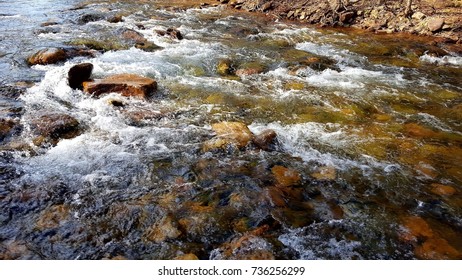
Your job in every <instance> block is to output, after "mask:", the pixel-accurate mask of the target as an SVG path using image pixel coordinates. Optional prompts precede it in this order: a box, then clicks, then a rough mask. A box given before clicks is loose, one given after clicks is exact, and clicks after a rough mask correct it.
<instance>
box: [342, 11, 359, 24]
mask: <svg viewBox="0 0 462 280" xmlns="http://www.w3.org/2000/svg"><path fill="white" fill-rule="evenodd" d="M355 16H356V12H355V11H345V12H342V13H341V14H340V17H339V20H340V22H341V23H349V22H350V21H351V20H352V19H353V18H354V17H355Z"/></svg>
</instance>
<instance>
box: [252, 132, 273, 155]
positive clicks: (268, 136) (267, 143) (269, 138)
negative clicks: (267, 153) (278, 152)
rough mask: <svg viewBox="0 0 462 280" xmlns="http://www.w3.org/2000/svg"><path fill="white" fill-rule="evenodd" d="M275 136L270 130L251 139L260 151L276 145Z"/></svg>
mask: <svg viewBox="0 0 462 280" xmlns="http://www.w3.org/2000/svg"><path fill="white" fill-rule="evenodd" d="M276 138H277V134H276V131H274V130H272V129H267V130H264V131H262V132H261V133H260V134H258V135H255V137H254V138H253V139H252V141H253V143H254V144H255V145H256V146H257V147H258V148H260V149H262V150H268V149H269V148H270V147H271V145H274V144H275V143H276Z"/></svg>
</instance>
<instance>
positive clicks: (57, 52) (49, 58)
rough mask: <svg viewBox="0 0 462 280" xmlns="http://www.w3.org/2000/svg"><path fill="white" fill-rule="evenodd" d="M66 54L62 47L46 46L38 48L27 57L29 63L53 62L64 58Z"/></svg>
mask: <svg viewBox="0 0 462 280" xmlns="http://www.w3.org/2000/svg"><path fill="white" fill-rule="evenodd" d="M66 58H67V55H66V52H65V51H64V50H63V49H59V48H47V49H43V50H40V51H38V52H36V53H35V54H33V55H32V56H30V57H29V58H28V59H27V62H28V63H29V65H37V64H41V65H45V64H54V63H58V62H61V61H64V60H66Z"/></svg>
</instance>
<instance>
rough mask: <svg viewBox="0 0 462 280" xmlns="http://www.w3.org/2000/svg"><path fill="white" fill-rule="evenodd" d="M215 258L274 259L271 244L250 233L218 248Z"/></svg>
mask: <svg viewBox="0 0 462 280" xmlns="http://www.w3.org/2000/svg"><path fill="white" fill-rule="evenodd" d="M219 252H220V254H218V255H217V258H216V259H222V260H274V259H275V257H274V254H273V252H272V246H271V244H269V243H268V242H267V241H266V240H265V239H263V238H261V237H259V236H255V235H252V234H245V235H243V236H242V237H236V238H234V239H233V240H231V241H230V242H228V243H225V244H223V245H222V246H221V247H220V248H219Z"/></svg>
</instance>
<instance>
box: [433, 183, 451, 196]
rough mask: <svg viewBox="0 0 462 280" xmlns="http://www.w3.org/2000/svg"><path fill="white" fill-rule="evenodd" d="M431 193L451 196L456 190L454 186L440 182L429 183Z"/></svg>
mask: <svg viewBox="0 0 462 280" xmlns="http://www.w3.org/2000/svg"><path fill="white" fill-rule="evenodd" d="M430 191H431V192H432V193H434V194H437V195H441V196H451V195H453V194H455V193H456V192H457V191H456V189H455V188H453V187H451V186H446V185H442V184H436V183H435V184H431V190H430Z"/></svg>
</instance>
